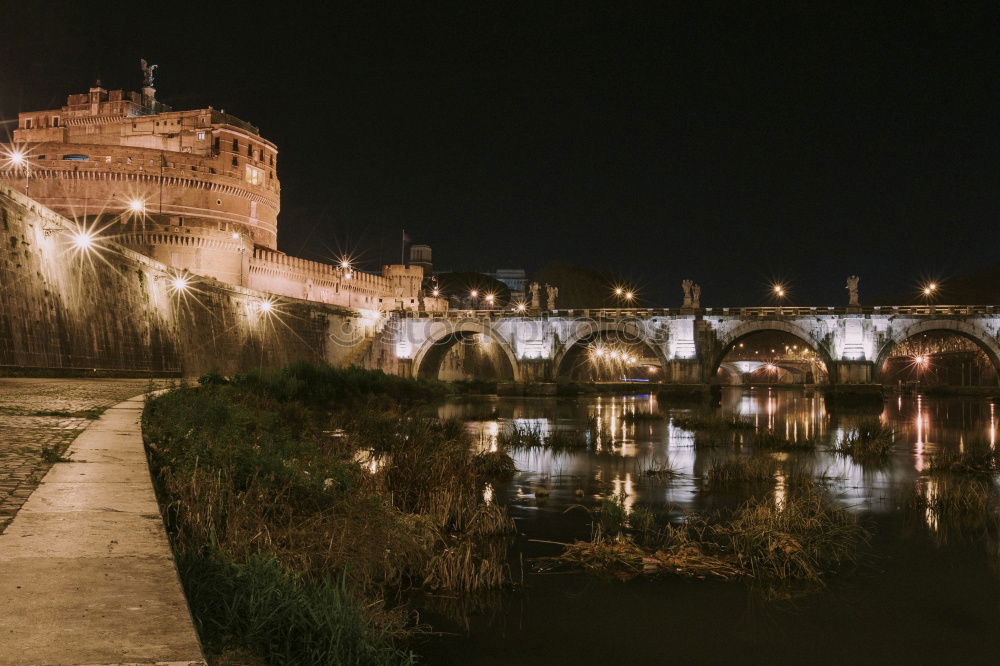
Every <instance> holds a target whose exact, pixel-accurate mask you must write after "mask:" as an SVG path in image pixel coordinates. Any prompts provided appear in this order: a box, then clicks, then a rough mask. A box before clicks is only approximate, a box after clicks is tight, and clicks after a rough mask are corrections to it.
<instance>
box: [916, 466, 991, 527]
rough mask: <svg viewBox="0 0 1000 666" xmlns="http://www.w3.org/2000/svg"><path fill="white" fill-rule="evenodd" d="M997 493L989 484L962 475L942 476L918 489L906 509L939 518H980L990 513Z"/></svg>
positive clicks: (928, 481) (929, 480)
mask: <svg viewBox="0 0 1000 666" xmlns="http://www.w3.org/2000/svg"><path fill="white" fill-rule="evenodd" d="M994 497H995V493H994V490H993V488H992V486H991V484H990V483H989V482H988V481H985V480H982V479H979V478H975V477H973V478H969V477H966V476H960V475H950V474H949V475H939V476H936V477H935V478H933V479H928V480H927V481H926V482H925V483H924V485H923V487H922V488H921V489H920V490H915V491H914V492H913V494H912V495H911V496H910V497H909V499H908V500H907V503H906V506H907V508H909V509H913V510H916V511H919V512H922V513H925V514H927V513H929V514H930V515H931V516H932V517H936V518H939V519H945V520H947V519H951V518H962V519H964V518H978V517H984V516H986V515H988V514H989V513H990V507H991V504H992V502H993V501H994Z"/></svg>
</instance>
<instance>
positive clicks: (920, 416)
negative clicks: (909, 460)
mask: <svg viewBox="0 0 1000 666" xmlns="http://www.w3.org/2000/svg"><path fill="white" fill-rule="evenodd" d="M916 425H917V441H916V442H915V443H914V449H913V454H914V456H915V458H916V463H915V464H914V467H915V468H916V470H917V471H918V472H923V471H924V466H925V460H924V447H925V445H926V442H925V441H924V399H923V396H920V395H918V396H917V416H916Z"/></svg>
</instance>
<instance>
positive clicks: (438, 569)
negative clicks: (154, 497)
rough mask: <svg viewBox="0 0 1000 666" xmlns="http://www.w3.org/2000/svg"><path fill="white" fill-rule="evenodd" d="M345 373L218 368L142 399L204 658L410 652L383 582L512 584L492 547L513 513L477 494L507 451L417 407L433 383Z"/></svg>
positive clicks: (384, 656)
mask: <svg viewBox="0 0 1000 666" xmlns="http://www.w3.org/2000/svg"><path fill="white" fill-rule="evenodd" d="M340 372H342V373H343V375H340V374H338V372H336V371H333V370H332V369H330V368H328V367H320V368H313V369H310V368H308V367H306V366H302V365H297V366H293V367H292V368H291V369H285V370H284V371H276V372H272V373H256V374H252V375H247V376H244V377H240V378H235V379H232V380H220V379H218V378H213V379H211V380H208V381H205V382H203V383H202V386H200V387H183V388H179V389H176V390H173V391H170V392H168V393H165V394H163V395H161V396H158V397H156V398H152V399H150V400H149V401H148V402H147V405H146V409H145V411H144V413H143V434H144V437H145V439H146V443H147V447H148V450H149V453H150V457H151V461H152V468H153V472H154V475H155V479H156V482H157V490H158V493H159V496H160V499H161V505H162V507H163V511H164V518H165V522H166V524H167V528H168V533H169V535H170V537H171V544H172V546H173V549H174V552H175V555H176V558H177V561H178V568H179V571H180V573H181V578H182V582H183V584H184V586H185V590H186V591H187V592H188V598H189V601H190V603H191V609H192V613H193V615H194V617H195V620H196V623H197V625H198V628H199V631H200V633H201V637H202V641H203V644H204V645H205V648H206V650H207V651H208V652H209V654H211V655H215V656H218V655H224V654H226V653H229V652H233V651H236V652H240V651H249V653H251V654H254V655H257V656H258V657H260V658H261V659H264V660H266V661H268V662H270V663H289V664H299V663H302V664H340V663H410V662H412V661H413V655H412V654H411V653H410V652H409V651H408V650H406V649H405V648H404V647H402V646H403V644H404V641H405V639H406V638H407V637H408V636H409V635H410V634H411V633H412V631H413V630H414V624H413V622H412V618H411V613H410V612H409V611H408V610H407V608H406V606H405V605H399V606H397V607H395V608H388V607H387V606H386V604H385V602H384V599H385V598H387V596H389V593H390V592H393V591H394V590H398V589H401V588H413V587H420V586H426V587H428V589H431V588H433V589H442V590H454V591H461V592H469V591H473V590H477V589H482V588H496V587H498V586H502V585H505V584H506V583H507V582H508V581H509V580H510V575H509V571H507V567H506V557H505V552H506V549H505V547H504V546H501V545H497V544H499V543H501V542H502V543H506V540H507V539H508V538H509V537H508V535H509V534H510V533H511V532H512V531H513V522H512V521H511V520H510V518H509V516H508V515H507V513H506V510H505V509H503V508H502V507H499V506H497V505H496V504H493V503H491V502H484V500H483V487H484V484H485V483H486V482H487V481H489V480H494V479H498V478H503V477H505V476H509V475H510V474H512V473H513V469H514V467H513V461H512V460H511V459H510V457H509V456H508V455H507V454H506V453H504V452H502V451H495V452H487V453H477V452H476V449H475V447H474V446H473V445H472V444H473V442H472V441H471V437H470V436H469V435H468V433H467V431H466V429H465V428H464V427H463V426H462V424H461V423H458V422H457V421H448V420H445V421H442V420H439V419H434V418H427V417H424V416H420V415H419V413H418V412H417V411H411V410H410V409H409V407H410V406H416V405H418V404H419V402H420V400H421V399H430V398H432V397H433V396H435V395H437V390H436V386H435V385H434V384H430V385H427V384H424V383H420V382H417V383H415V384H414V385H407V384H405V383H403V384H401V383H400V381H401V380H399V378H386V377H385V376H384V375H381V373H369V372H367V371H361V370H357V369H350V370H345V371H340ZM352 390H357V391H360V393H359V394H351V395H350V397H349V398H347V399H345V400H344V402H343V403H338V402H337V399H339V397H341V396H342V395H344V392H347V393H350V391H352ZM318 396H326V399H320V398H319V397H318ZM451 586H454V587H451ZM279 634H280V635H279ZM240 653H242V652H240Z"/></svg>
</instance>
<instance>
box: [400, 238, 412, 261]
mask: <svg viewBox="0 0 1000 666" xmlns="http://www.w3.org/2000/svg"><path fill="white" fill-rule="evenodd" d="M402 231H403V242H402V243H400V245H399V263H400V264H402V265H403V266H405V265H406V244H407V243H409V242H410V237H409V236H407V235H406V229H403V230H402Z"/></svg>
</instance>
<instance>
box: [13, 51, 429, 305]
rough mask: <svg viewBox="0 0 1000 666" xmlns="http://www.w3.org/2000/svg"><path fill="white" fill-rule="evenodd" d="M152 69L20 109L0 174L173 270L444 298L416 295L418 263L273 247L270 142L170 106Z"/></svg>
mask: <svg viewBox="0 0 1000 666" xmlns="http://www.w3.org/2000/svg"><path fill="white" fill-rule="evenodd" d="M151 79H152V76H151V70H150V72H149V75H148V78H147V84H148V85H147V86H146V87H145V88H143V91H142V92H141V93H139V92H125V91H122V90H106V89H104V88H103V87H101V85H100V83H99V82H98V84H97V85H96V86H95V87H93V88H91V89H90V90H89V92H87V93H83V94H77V95H70V96H69V97H68V98H67V100H66V104H65V106H63V107H62V108H59V109H53V110H48V111H30V112H24V113H21V114H19V117H18V125H17V129H15V130H14V135H13V144H12V145H10V146H8V147H5V152H7V153H8V154H7V155H6V159H3V158H0V180H3V181H5V182H7V183H8V184H10V185H12V186H14V187H16V188H17V189H19V190H20V191H22V192H25V193H26V194H27V195H28V196H30V197H31V198H32V199H35V200H36V201H38V202H39V203H41V204H42V205H44V206H47V207H48V208H51V209H52V210H54V211H56V212H57V213H60V214H61V215H63V216H65V217H67V218H69V219H71V220H76V221H77V222H78V223H80V224H81V225H85V226H87V227H88V228H89V227H93V228H94V229H95V230H99V233H100V234H101V235H102V236H105V237H109V238H111V239H113V240H114V241H116V242H118V243H121V244H122V245H125V246H126V247H129V248H131V249H133V250H136V251H138V252H141V253H143V254H145V255H147V256H149V257H152V258H153V259H156V260H157V261H160V262H162V263H164V264H166V265H168V266H170V267H172V268H174V269H176V270H178V271H186V272H190V273H194V274H196V275H202V276H206V277H210V278H214V279H216V280H220V281H222V282H227V283H230V284H236V285H242V286H246V287H250V288H252V289H257V290H260V291H266V292H271V293H275V294H281V295H285V296H290V297H293V298H302V299H307V300H315V301H322V302H325V303H332V304H336V305H343V306H347V307H352V308H366V309H383V310H396V309H410V310H415V309H419V308H421V307H425V308H427V309H432V310H433V309H440V308H441V307H443V303H438V302H437V301H438V299H431V298H428V299H427V300H426V302H424V301H423V299H422V298H421V293H420V286H421V282H422V278H423V269H422V268H421V267H420V266H401V265H399V266H385V267H384V268H383V270H382V274H381V275H375V274H371V273H364V272H360V271H357V270H353V269H352V268H350V267H346V266H345V267H341V266H339V265H338V266H334V265H330V264H325V263H320V262H315V261H309V260H306V259H299V258H295V257H290V256H288V255H286V254H284V253H282V252H280V251H279V250H278V249H277V232H278V212H279V210H280V208H281V184H280V181H279V180H278V174H277V168H278V149H277V147H276V146H275V145H274V144H273V143H271V142H270V141H268V140H267V139H265V138H263V137H262V136H261V135H260V132H259V131H258V130H257V128H256V127H254V126H253V125H251V124H249V123H247V122H244V121H242V120H240V119H238V118H235V117H233V116H231V115H229V114H226V113H224V112H223V111H218V110H216V109H213V108H212V107H208V108H204V109H194V110H188V111H175V110H173V109H171V108H170V107H169V106H167V105H165V104H163V103H161V102H159V101H158V100H157V99H156V97H155V93H156V91H155V89H154V88H153V87H152V85H151V84H152V80H151Z"/></svg>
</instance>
